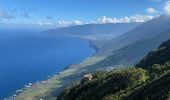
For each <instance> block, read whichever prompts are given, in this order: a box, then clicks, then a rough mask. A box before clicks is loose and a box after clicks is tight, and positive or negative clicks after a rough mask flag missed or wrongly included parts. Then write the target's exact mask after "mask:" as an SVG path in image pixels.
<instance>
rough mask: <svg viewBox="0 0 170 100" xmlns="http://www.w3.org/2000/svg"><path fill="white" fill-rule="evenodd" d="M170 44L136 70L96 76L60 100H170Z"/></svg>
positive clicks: (153, 53) (154, 53) (69, 90)
mask: <svg viewBox="0 0 170 100" xmlns="http://www.w3.org/2000/svg"><path fill="white" fill-rule="evenodd" d="M169 82H170V40H168V41H166V42H164V43H163V44H161V46H160V47H159V48H158V49H157V50H155V51H152V52H150V53H149V54H148V55H147V56H146V57H145V58H144V59H143V60H141V61H140V62H139V63H138V64H136V67H133V68H128V69H119V70H118V69H117V70H112V71H110V72H98V73H95V74H93V79H92V80H89V81H82V82H81V83H80V84H78V85H75V86H73V87H72V88H70V89H67V90H65V91H64V92H62V93H61V94H60V95H59V96H58V97H57V100H167V99H169V98H170V94H169V93H170V84H169Z"/></svg>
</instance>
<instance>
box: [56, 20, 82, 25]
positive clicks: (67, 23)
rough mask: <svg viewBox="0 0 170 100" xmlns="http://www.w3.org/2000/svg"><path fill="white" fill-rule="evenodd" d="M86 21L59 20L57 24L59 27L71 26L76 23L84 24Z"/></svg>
mask: <svg viewBox="0 0 170 100" xmlns="http://www.w3.org/2000/svg"><path fill="white" fill-rule="evenodd" d="M83 24H85V23H83V22H82V21H78V20H76V21H58V22H57V26H59V27H69V26H74V25H83Z"/></svg>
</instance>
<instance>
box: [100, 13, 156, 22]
mask: <svg viewBox="0 0 170 100" xmlns="http://www.w3.org/2000/svg"><path fill="white" fill-rule="evenodd" d="M152 18H154V17H153V16H150V15H134V16H130V17H127V16H126V17H123V18H109V17H106V16H103V17H101V18H99V19H98V22H97V23H101V24H103V23H131V22H145V21H148V20H150V19H152Z"/></svg>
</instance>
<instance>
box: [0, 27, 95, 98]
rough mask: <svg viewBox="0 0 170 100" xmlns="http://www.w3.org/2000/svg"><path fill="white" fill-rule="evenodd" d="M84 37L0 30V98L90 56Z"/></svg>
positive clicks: (89, 48) (90, 50) (89, 49)
mask: <svg viewBox="0 0 170 100" xmlns="http://www.w3.org/2000/svg"><path fill="white" fill-rule="evenodd" d="M93 52H94V49H93V48H92V47H90V45H89V43H88V41H87V40H83V39H80V38H73V37H69V36H65V35H61V34H42V33H40V32H31V31H7V30H3V31H2V30H0V100H1V99H2V98H4V97H8V96H11V95H12V94H13V93H15V91H16V90H17V89H21V88H23V87H24V85H25V84H28V83H33V82H36V81H41V80H44V79H47V77H48V76H51V75H54V74H55V73H57V72H59V71H61V70H63V69H64V68H65V67H66V66H68V65H70V64H75V63H79V62H80V61H82V60H84V59H86V58H87V57H89V56H91V55H92V54H93Z"/></svg>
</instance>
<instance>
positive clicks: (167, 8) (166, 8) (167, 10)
mask: <svg viewBox="0 0 170 100" xmlns="http://www.w3.org/2000/svg"><path fill="white" fill-rule="evenodd" d="M164 12H165V13H166V14H168V15H170V0H168V1H166V2H165V6H164Z"/></svg>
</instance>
